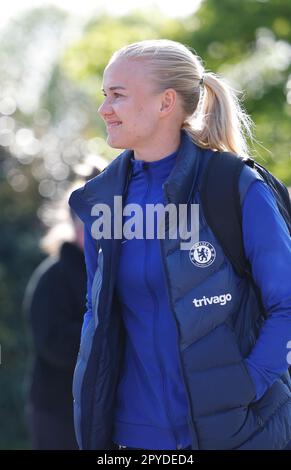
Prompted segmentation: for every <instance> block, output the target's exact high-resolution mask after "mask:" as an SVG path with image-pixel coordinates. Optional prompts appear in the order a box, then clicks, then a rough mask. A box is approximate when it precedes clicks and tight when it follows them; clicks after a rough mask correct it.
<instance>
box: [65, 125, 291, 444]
mask: <svg viewBox="0 0 291 470" xmlns="http://www.w3.org/2000/svg"><path fill="white" fill-rule="evenodd" d="M212 155H213V152H212V151H210V150H203V149H201V148H199V147H197V146H196V145H195V144H194V143H193V142H192V141H191V140H190V138H189V137H188V135H187V134H186V133H184V132H182V134H181V145H180V147H179V149H178V151H177V152H175V153H173V154H171V155H169V156H166V157H164V158H162V159H161V160H158V161H155V162H143V161H138V160H135V159H134V156H133V152H131V151H125V152H124V153H123V154H121V156H119V157H118V158H117V159H116V160H115V161H114V162H112V164H110V165H109V166H108V167H107V169H106V170H105V171H104V172H103V173H102V174H100V175H99V176H97V177H96V178H94V179H93V180H91V181H90V182H88V183H87V184H86V185H85V186H84V187H83V188H81V189H80V190H77V191H75V192H74V193H73V194H72V196H71V198H70V205H71V207H72V208H73V209H74V210H75V211H76V213H77V214H78V215H79V217H81V218H82V220H83V221H84V223H85V257H86V265H87V279H88V284H87V312H86V314H85V318H84V323H83V329H82V338H81V346H80V352H79V358H78V362H77V366H76V370H75V377H74V398H75V426H76V434H77V438H78V442H79V446H80V447H81V448H84V449H106V448H110V446H111V445H112V442H115V443H118V444H121V445H125V446H129V447H137V448H147V449H182V448H185V447H187V446H189V445H190V446H191V447H192V449H280V448H284V446H285V445H286V444H287V443H288V441H289V440H290V438H291V392H290V390H291V384H290V377H289V374H288V372H287V369H288V363H287V353H288V350H287V347H286V346H287V342H288V341H289V340H290V337H291V289H290V283H289V282H288V279H290V278H291V247H290V236H289V233H288V230H287V227H286V224H285V223H284V221H283V219H282V218H281V216H280V214H279V212H278V209H277V206H276V203H275V200H274V198H273V196H272V194H271V192H270V190H269V188H268V187H267V186H266V185H265V183H263V182H262V181H261V180H260V178H259V177H258V175H257V174H256V173H255V172H254V171H253V170H251V169H250V168H248V167H246V168H245V169H244V170H243V173H242V176H241V181H240V194H241V204H242V215H243V219H242V221H243V238H244V248H245V253H246V256H247V258H248V260H249V261H250V264H251V266H252V274H253V278H254V281H255V283H256V285H257V286H258V287H259V289H260V292H261V298H262V301H263V304H264V307H265V310H266V312H267V314H268V318H267V320H266V321H264V318H263V317H262V312H261V309H260V306H259V302H258V299H257V296H256V293H255V291H254V287H253V285H251V284H250V283H249V282H248V280H246V279H241V278H238V277H237V276H236V274H235V272H234V270H233V268H232V266H231V264H230V263H229V261H228V259H227V257H226V256H225V254H224V253H223V251H222V249H221V247H220V245H219V243H218V241H217V240H216V239H215V237H214V234H213V233H212V232H211V230H210V228H209V227H208V225H207V222H206V220H205V218H204V214H203V207H201V205H200V215H199V229H200V232H199V240H203V241H204V242H207V243H208V244H211V246H212V247H213V248H214V251H215V259H214V261H213V263H212V264H210V265H209V266H208V267H203V268H201V267H199V265H198V266H197V265H195V264H193V263H192V262H191V259H190V256H189V250H181V249H180V242H181V240H179V239H176V240H174V239H170V238H168V239H167V238H166V239H165V240H159V239H158V237H157V224H156V223H155V224H154V226H153V228H154V236H153V237H152V238H150V239H149V238H146V237H145V231H146V228H145V225H146V223H145V214H146V207H147V204H162V205H166V204H167V203H169V202H170V203H173V204H175V205H177V207H178V204H181V203H188V204H189V203H196V204H199V202H200V199H199V187H200V184H201V179H202V176H203V170H204V168H205V165H206V163H207V161H208V159H209V158H211V156H212ZM116 195H122V196H123V198H124V200H123V203H124V206H128V205H129V204H138V205H139V206H140V207H141V208H142V209H143V210H142V214H141V215H140V214H139V215H138V216H137V217H135V221H134V222H135V223H134V227H133V228H134V229H136V228H137V226H140V227H142V231H143V233H142V236H141V237H140V238H133V239H130V240H128V239H125V238H124V239H123V240H114V239H113V238H114V237H113V234H112V238H110V239H101V240H98V241H97V240H95V239H94V238H93V237H92V233H91V229H92V223H93V222H94V215H93V216H92V215H91V214H94V213H95V212H94V210H93V211H92V208H93V207H94V205H95V204H97V203H98V202H102V203H107V204H108V205H109V206H110V207H111V208H112V210H113V205H114V196H116ZM130 218H131V216H130V215H127V216H124V219H123V222H125V223H126V222H128V221H130ZM95 219H96V216H95ZM155 222H157V219H156V220H155ZM226 294H227V295H228V299H230V300H229V301H228V302H225V303H223V302H222V303H218V302H214V303H212V302H211V303H207V302H204V303H202V304H201V303H200V304H199V302H196V303H195V302H194V303H193V300H194V299H202V298H208V299H211V298H212V299H215V298H219V296H223V295H226Z"/></svg>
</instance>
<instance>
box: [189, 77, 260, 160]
mask: <svg viewBox="0 0 291 470" xmlns="http://www.w3.org/2000/svg"><path fill="white" fill-rule="evenodd" d="M203 86H204V90H203V96H202V98H201V102H200V104H199V106H198V108H199V109H198V110H197V112H196V113H195V117H193V116H190V117H189V118H188V119H186V121H185V122H184V124H183V128H184V129H185V130H186V131H187V132H188V134H189V135H190V136H191V137H192V139H193V140H194V141H195V142H196V143H197V144H198V145H199V146H200V147H203V148H211V149H213V150H219V151H229V152H234V153H236V154H239V155H242V156H246V155H247V154H248V147H247V142H246V136H249V137H250V138H252V132H251V126H252V121H251V119H250V117H249V116H248V115H247V114H246V113H245V112H244V111H243V110H242V108H241V106H240V104H239V101H238V99H237V96H236V94H235V92H234V90H232V88H231V87H230V86H229V85H227V84H226V83H225V82H224V81H223V80H222V79H221V78H218V76H217V75H215V74H214V73H211V72H208V73H204V75H203Z"/></svg>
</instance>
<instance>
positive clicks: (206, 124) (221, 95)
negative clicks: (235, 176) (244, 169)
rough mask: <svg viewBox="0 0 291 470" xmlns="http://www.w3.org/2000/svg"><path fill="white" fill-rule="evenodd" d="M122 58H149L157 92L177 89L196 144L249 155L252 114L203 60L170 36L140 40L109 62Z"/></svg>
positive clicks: (126, 47)
mask: <svg viewBox="0 0 291 470" xmlns="http://www.w3.org/2000/svg"><path fill="white" fill-rule="evenodd" d="M123 57H124V58H131V59H143V60H147V61H148V66H149V69H148V70H149V71H150V73H151V75H152V78H153V81H154V83H155V84H156V86H157V92H162V91H164V90H166V89H167V88H173V89H174V90H176V92H177V94H178V96H179V97H180V99H181V102H182V106H183V111H184V114H185V120H184V122H183V125H182V128H183V129H185V131H186V132H187V133H188V134H189V135H190V136H191V138H192V140H193V141H194V142H195V143H196V144H197V145H199V146H200V147H203V148H210V149H213V150H218V151H230V152H234V153H236V154H240V155H247V154H248V147H247V142H246V135H248V136H249V137H250V138H251V137H252V134H251V124H252V121H251V119H250V117H249V116H248V115H247V114H246V113H245V112H244V111H243V109H242V107H241V106H240V103H239V100H238V98H237V96H236V94H235V91H234V90H233V89H232V88H231V87H230V86H229V85H228V84H227V83H226V82H225V81H224V80H223V79H222V78H219V77H218V76H217V75H216V74H214V73H211V72H206V71H205V70H204V67H203V65H202V61H201V59H200V58H199V57H198V56H197V55H195V54H194V53H192V52H191V51H190V49H188V48H187V47H186V46H184V45H183V44H181V43H179V42H175V41H170V40H167V39H154V40H147V41H140V42H136V43H133V44H129V45H127V46H124V47H122V48H121V49H119V50H118V51H116V52H115V53H114V54H113V56H112V57H111V59H110V62H109V64H110V63H112V62H113V61H114V60H116V59H118V58H123Z"/></svg>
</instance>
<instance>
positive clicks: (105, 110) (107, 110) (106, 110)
mask: <svg viewBox="0 0 291 470" xmlns="http://www.w3.org/2000/svg"><path fill="white" fill-rule="evenodd" d="M98 113H99V114H100V115H101V116H106V115H107V114H112V107H111V105H110V104H109V103H108V101H107V100H104V101H103V103H102V104H101V106H99V108H98Z"/></svg>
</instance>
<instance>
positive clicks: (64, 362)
mask: <svg viewBox="0 0 291 470" xmlns="http://www.w3.org/2000/svg"><path fill="white" fill-rule="evenodd" d="M70 296H71V292H70V291H68V290H67V288H66V287H65V286H64V283H63V280H62V278H61V275H60V270H59V266H58V263H55V264H54V265H52V266H51V267H50V268H49V269H48V270H47V271H46V272H44V273H43V274H42V275H41V277H40V278H39V279H38V282H37V283H36V286H35V289H34V291H33V293H32V295H31V300H30V305H29V307H28V308H29V310H28V313H29V316H30V324H31V330H32V336H33V341H34V345H35V348H36V351H37V354H38V355H39V356H40V357H42V358H43V359H44V360H45V361H46V362H48V363H50V364H51V365H53V366H56V367H63V368H68V369H70V368H73V367H74V364H75V362H76V357H77V353H78V346H79V340H80V331H81V320H75V319H72V314H71V308H72V305H71V302H70Z"/></svg>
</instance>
